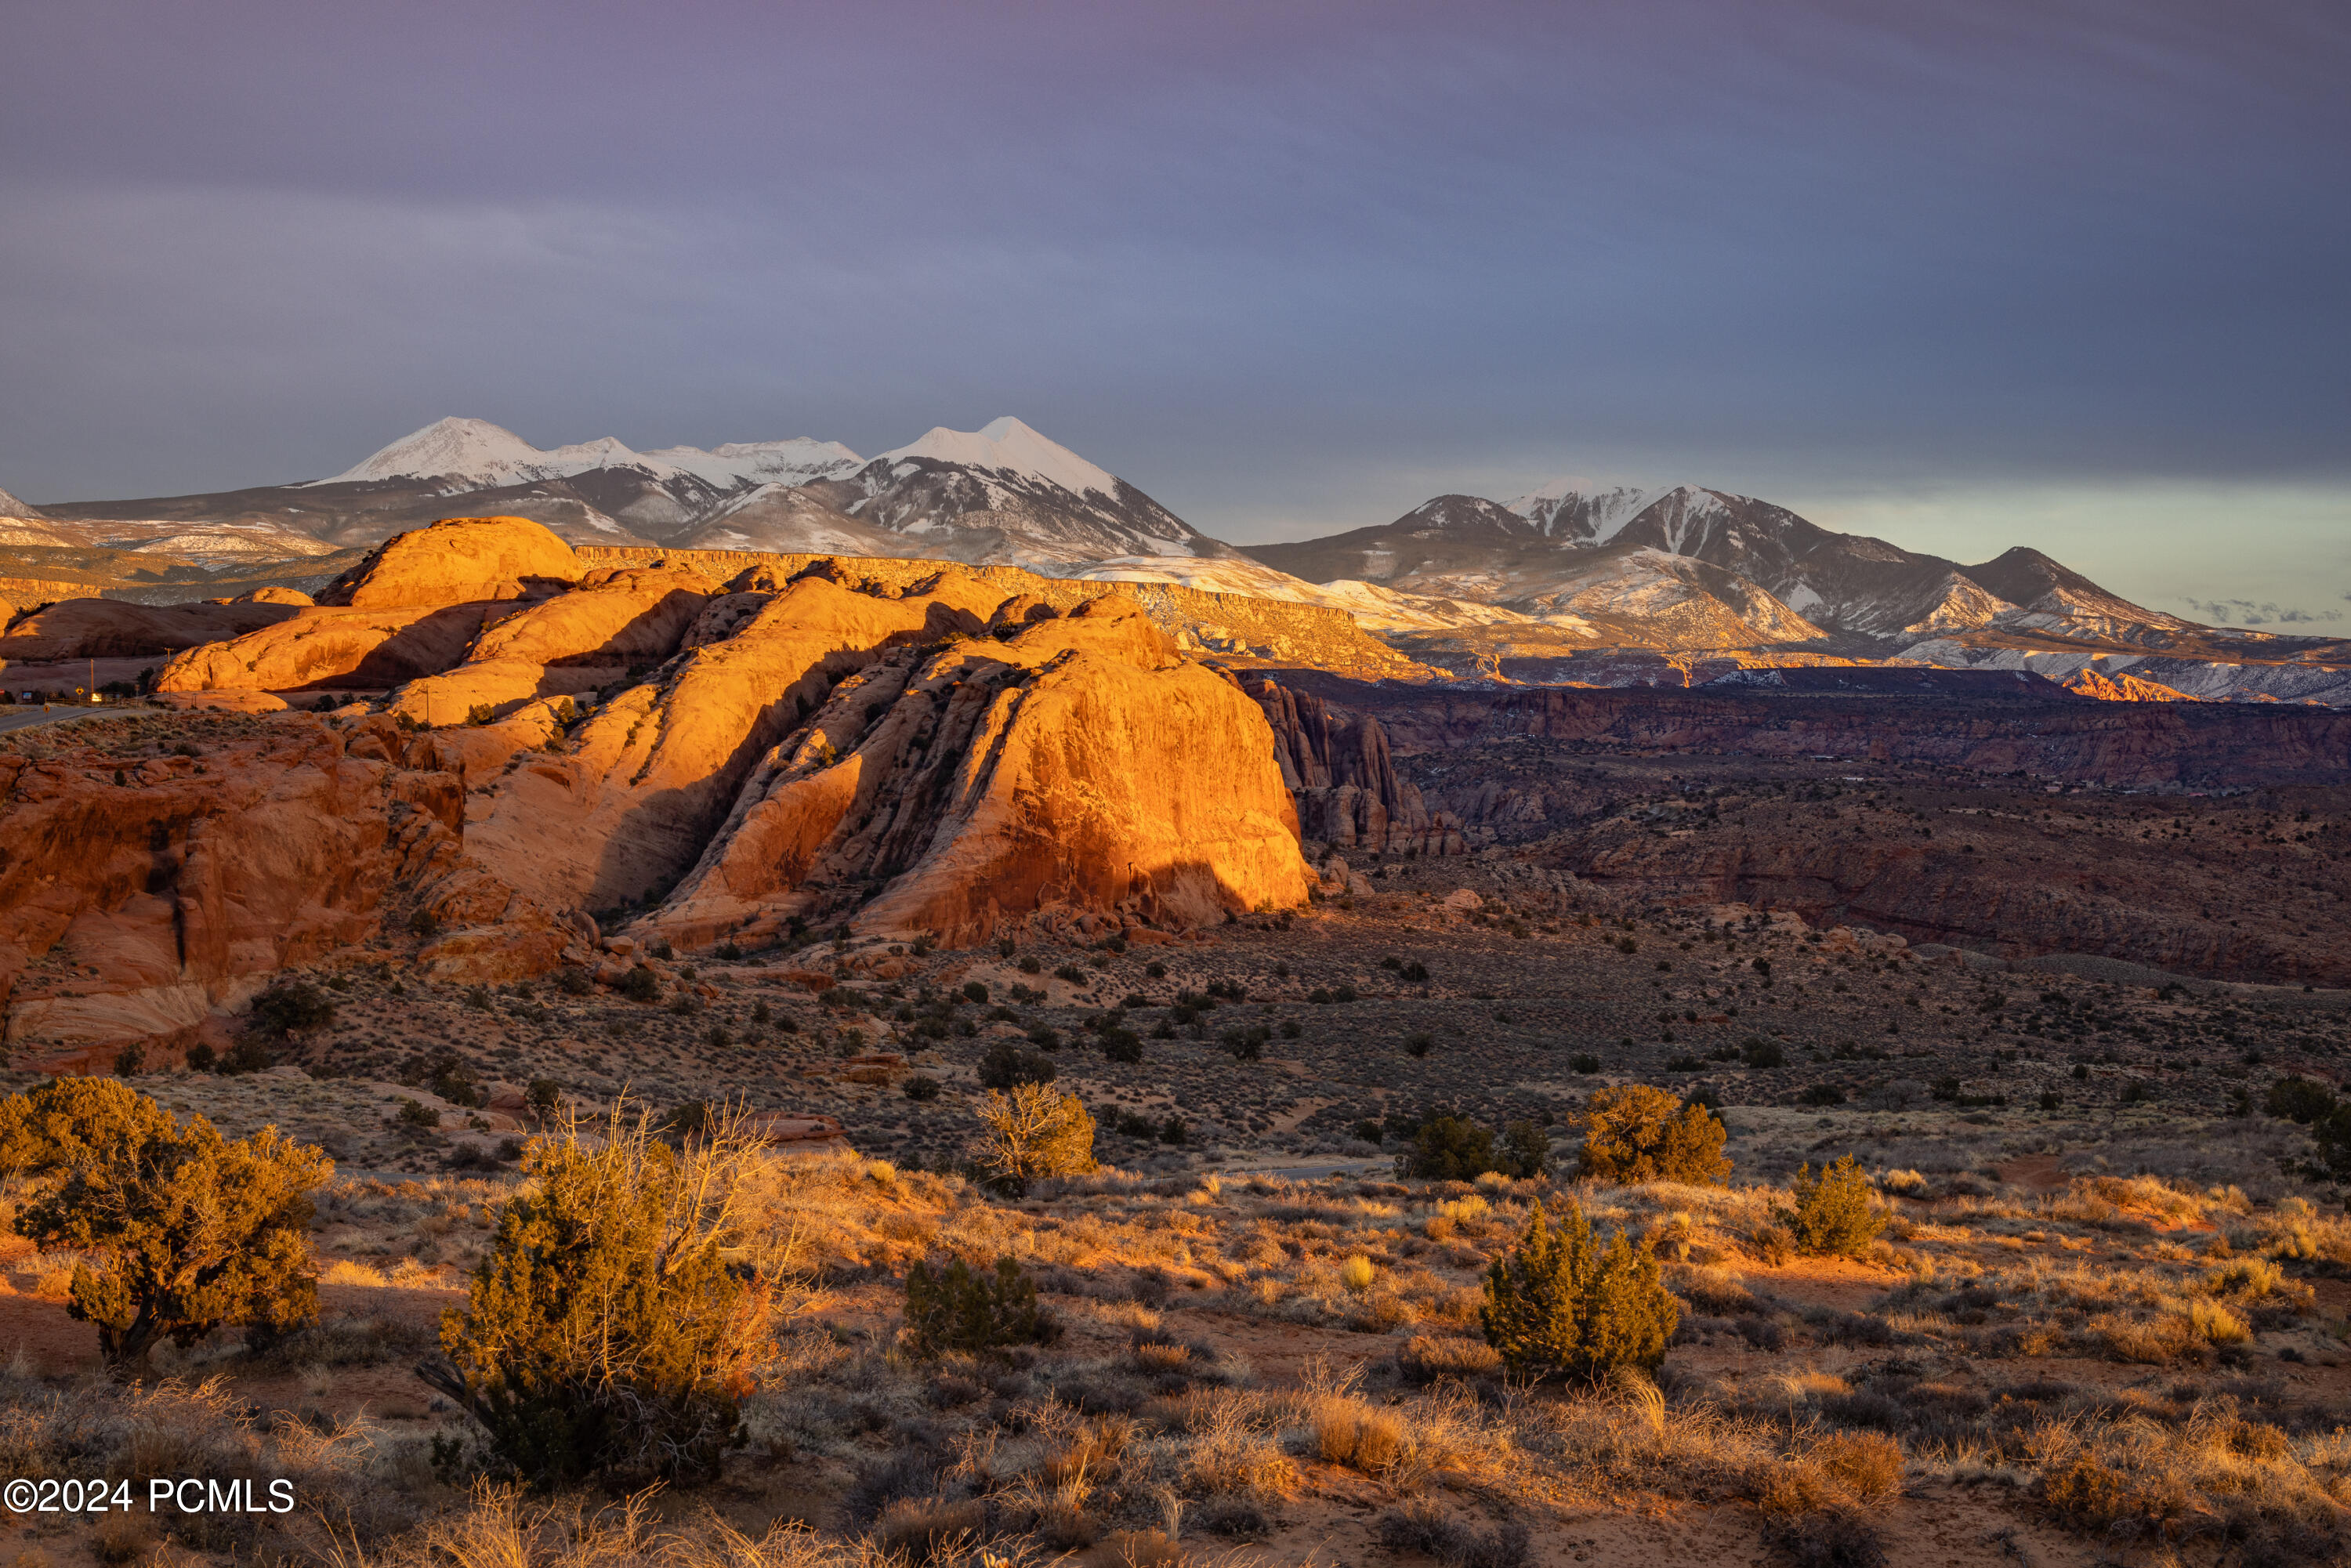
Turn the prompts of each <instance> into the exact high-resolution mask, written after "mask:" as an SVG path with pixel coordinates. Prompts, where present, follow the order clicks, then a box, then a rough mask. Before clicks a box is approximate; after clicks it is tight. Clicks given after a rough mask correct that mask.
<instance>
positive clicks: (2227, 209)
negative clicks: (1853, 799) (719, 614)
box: [0, 0, 2351, 632]
mask: <svg viewBox="0 0 2351 1568" xmlns="http://www.w3.org/2000/svg"><path fill="white" fill-rule="evenodd" d="M0 40H5V52H6V56H7V57H8V59H9V61H10V66H9V69H8V72H7V77H8V87H7V90H6V91H5V93H0V488H6V489H9V490H12V491H14V492H16V494H18V495H19V496H22V497H25V498H26V499H27V500H30V501H33V502H35V503H36V504H37V503H39V502H41V501H44V500H67V499H98V498H107V497H136V496H143V495H157V494H172V493H190V492H197V491H204V490H213V489H222V488H232V487H238V486H247V485H255V484H266V483H272V482H277V481H281V480H287V479H297V478H308V477H316V476H322V475H326V474H330V473H334V472H338V471H340V470H341V469H343V468H345V467H348V466H349V465H351V464H353V463H355V462H357V461H358V460H359V459H360V457H362V456H364V455H367V454H368V453H370V452H371V451H373V450H375V449H376V448H377V447H380V446H381V445H383V444H386V443H387V442H390V441H392V439H394V438H396V437H397V436H399V435H402V434H405V433H407V432H408V431H411V430H413V429H415V428H417V427H418V426H421V425H423V424H425V423H429V422H430V421H432V420H434V419H435V418H437V417H440V416H441V415H444V414H464V415H470V416H474V417H478V418H484V419H488V420H492V421H494V422H496V423H500V424H504V425H506V426H507V427H509V428H511V429H513V430H515V431H517V433H519V434H523V435H524V436H526V437H528V438H529V439H531V440H532V441H534V442H536V443H538V444H541V445H553V444H559V443H562V442H569V441H583V440H589V439H592V438H595V437H598V436H601V435H613V436H617V437H619V438H620V439H622V441H624V442H627V443H628V444H631V445H632V446H635V447H638V448H640V449H644V448H651V447H657V446H662V445H667V444H676V443H690V444H696V445H711V444H716V443H719V442H723V441H739V440H755V439H773V438H778V437H783V436H789V435H801V434H805V435H813V436H819V437H822V438H827V439H833V440H840V441H843V442H846V443H847V444H850V445H851V446H852V447H854V448H856V449H857V450H859V451H860V452H865V453H871V452H875V451H880V450H883V449H885V448H888V447H890V446H893V445H897V444H902V443H904V442H906V441H908V440H911V439H912V438H913V437H914V436H915V435H917V434H920V433H921V432H922V431H924V430H925V429H927V428H929V427H930V426H932V425H935V424H946V425H949V426H952V427H955V428H958V429H973V428H977V426H978V425H980V424H981V423H985V422H986V421H987V420H989V419H991V418H994V417H996V416H998V415H999V414H1017V415H1019V417H1021V418H1023V419H1025V420H1027V421H1028V422H1029V423H1031V424H1032V425H1035V426H1036V427H1037V428H1039V429H1040V430H1042V431H1043V432H1045V433H1046V434H1049V435H1050V436H1052V437H1054V438H1055V439H1057V440H1059V441H1061V442H1062V443H1064V444H1067V445H1069V446H1071V447H1072V448H1074V449H1075V450H1077V451H1078V452H1080V453H1082V454H1083V455H1086V456H1087V457H1089V458H1091V459H1092V460H1093V461H1095V462H1097V463H1100V464H1102V465H1103V466H1105V467H1108V468H1110V469H1112V470H1113V471H1114V472H1116V473H1118V474H1120V475H1121V476H1123V477H1125V478H1127V479H1128V480H1129V481H1131V482H1133V483H1134V484H1135V485H1137V486H1140V487H1141V488H1143V489H1144V490H1145V491H1147V492H1149V493H1150V494H1152V495H1153V496H1154V497H1156V498H1157V499H1159V500H1160V501H1161V502H1163V503H1165V505H1167V506H1168V507H1171V508H1173V509H1174V510H1175V511H1176V512H1177V513H1178V514H1179V515H1181V516H1183V517H1186V519H1187V520H1188V521H1190V522H1192V523H1194V524H1195V525H1196V526H1198V527H1200V528H1204V529H1206V530H1207V531H1208V532H1210V533H1212V534H1215V535H1217V536H1218V537H1221V538H1228V539H1232V540H1235V541H1237V542H1243V543H1247V542H1254V541H1259V540H1266V539H1273V538H1305V537H1310V536H1312V535H1316V534H1321V533H1328V532H1332V531H1336V530H1339V529H1342V528H1353V527H1360V526H1363V525H1365V524H1369V523H1377V522H1384V521H1387V520H1389V519H1391V518H1393V517H1395V516H1397V515H1399V514H1401V513H1402V512H1404V511H1405V510H1406V509H1408V508H1409V507H1412V506H1414V505H1416V503H1418V502H1419V501H1421V500H1423V499H1426V497H1429V496H1432V495H1437V494H1440V493H1444V492H1447V491H1455V490H1458V491H1467V492H1470V493H1473V494H1479V495H1485V496H1489V497H1495V498H1498V499H1504V500H1507V499H1509V498H1510V497H1513V496H1515V495H1518V494H1520V493H1522V492H1523V491H1525V490H1528V489H1531V488H1532V487H1534V486H1537V485H1539V484H1541V483H1542V482H1544V481H1546V480H1549V479H1552V478H1554V477H1556V476H1560V475H1562V474H1580V475H1586V476H1591V477H1593V478H1594V479H1597V480H1604V481H1612V482H1614V481H1631V482H1635V483H1673V482H1683V481H1687V482H1692V483H1697V484H1702V485H1707V486H1714V487H1717V488H1721V489H1726V490H1732V491H1738V492H1742V493H1745V494H1750V495H1759V496H1763V497H1767V498H1770V499H1771V500H1774V501H1777V502H1779V503H1781V504H1782V505H1785V506H1790V507H1794V508H1795V509H1796V510H1798V511H1801V512H1803V513H1804V514H1805V515H1807V516H1809V517H1813V518H1814V519H1815V520H1816V521H1819V522H1822V523H1824V524H1826V525H1828V526H1831V527H1834V528H1845V529H1850V530H1853V531H1856V532H1866V533H1875V534H1878V535H1881V536H1883V537H1885V538H1891V539H1894V540H1895V541H1896V542H1897V543H1900V544H1903V545H1906V546H1908V547H1910V548H1913V549H1928V550H1933V551H1935V552H1937V553H1939V554H1945V555H1949V556H1954V557H1957V558H1959V559H1967V560H1980V559H1988V558H1989V557H1990V556H1991V555H1993V554H1995V553H1997V552H1998V551H1999V550H2000V549H2004V548H2006V547H2007V546H2009V545H2011V544H2019V543H2022V544H2031V545H2033V546H2036V547H2038V548H2040V549H2045V550H2047V551H2048V552H2049V553H2051V554H2053V555H2055V556H2057V557H2058V558H2059V559H2064V560H2065V561H2067V562H2068V563H2069V564H2071V565H2073V566H2074V567H2076V568H2077V569H2079V570H2085V571H2086V572H2088V573H2089V574H2090V575H2091V576H2092V577H2094V578H2095V579H2097V580H2100V581H2102V582H2104V583H2105V584H2106V585H2107V586H2108V587H2110V588H2113V589H2115V590H2116V591H2121V592H2124V593H2126V595H2127V596H2129V597H2132V598H2136V599H2137V600H2139V601H2142V602H2145V603H2148V604H2150V605H2153V606H2155V607H2157V608H2161V609H2168V610H2172V611H2175V612H2187V613H2196V614H2199V618H2204V619H2220V618H2226V619H2228V620H2229V621H2230V622H2231V623H2233V624H2265V625H2268V626H2270V627H2271V628H2272V629H2273V630H2280V631H2284V630H2304V631H2315V632H2326V631H2330V630H2332V631H2334V632H2342V631H2345V630H2346V629H2351V93H2346V90H2345V89H2344V88H2343V87H2342V85H2341V84H2342V82H2343V81H2344V80H2345V79H2346V72H2351V7H2346V6H2344V5H2341V4H2340V0H2325V3H2312V4H2300V3H2279V4H2265V3H2262V0H2252V3H2249V4H2243V5H2232V6H2226V7H2223V6H2214V5H2210V4H2209V3H2208V0H2114V3H2106V0H2098V3H2093V4H2076V3H2068V0H2022V3H2011V0H1971V3H1970V4H1968V5H1949V4H1905V3H1902V0H1875V3H1870V4H1862V3H1858V0H1854V3H1807V0H1786V3H1782V0H1764V3H1760V4H1759V3H1757V0H1724V3H1716V0H1640V3H1637V4H1625V5H1614V4H1608V5H1590V4H1578V3H1575V0H1549V3H1544V4H1535V5H1501V4H1489V3H1485V0H1456V3H1454V4H1449V5H1429V4H1426V0H1423V3H1420V4H1415V5H1384V4H1380V3H1377V0H1364V3H1354V4H1346V5H1324V4H1298V5H1282V4H1279V3H1264V0H1258V3H1251V4H1224V3H1222V0H1186V3H1183V4H1155V3H1149V0H1143V3H1137V4H1131V5H1099V4H1061V3H1058V0H1029V3H1020V4H1006V5H968V4H955V5H893V4H889V3H887V0H875V3H864V4H858V5H847V4H833V5H787V4H776V3H774V0H758V3H739V4H738V3H735V0H674V3H671V4H665V5H651V4H643V3H639V4H630V5H616V4H608V3H604V0H566V3H564V4H560V5H514V4H499V3H497V0H473V3H468V4H463V5H454V4H443V3H441V0H406V3H404V4H402V5H382V6H350V5H317V4H316V3H315V0H301V3H299V4H296V3H279V0H213V3H211V4H208V5H203V6H190V5H166V4H160V3H153V0H76V3H75V4H73V5H41V4H34V3H31V0H0ZM2213 607H2217V608H2213ZM2330 622H2331V623H2332V624H2330Z"/></svg>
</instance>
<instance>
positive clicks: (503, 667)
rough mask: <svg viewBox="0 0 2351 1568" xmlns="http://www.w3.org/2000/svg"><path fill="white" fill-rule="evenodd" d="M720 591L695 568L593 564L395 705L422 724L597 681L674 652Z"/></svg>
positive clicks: (506, 709)
mask: <svg viewBox="0 0 2351 1568" xmlns="http://www.w3.org/2000/svg"><path fill="white" fill-rule="evenodd" d="M717 591H718V585H717V584H716V583H715V582H712V581H711V580H709V579H707V578H705V577H700V576H697V575H695V573H692V572H671V571H614V570H610V569H604V570H597V571H593V572H590V573H589V575H588V576H587V577H586V578H584V579H583V580H581V582H580V587H579V588H577V589H575V590H574V591H571V592H569V593H562V594H558V595H557V596H555V597H554V598H552V599H546V600H539V601H533V602H530V603H528V604H527V605H526V606H525V607H524V608H522V609H519V610H516V611H513V612H511V613H508V614H506V615H503V616H496V617H495V618H493V619H491V620H490V621H489V622H487V623H486V625H484V626H483V628H482V630H481V632H480V634H479V635H478V636H476V637H475V639H474V643H473V646H472V647H470V648H469V649H467V650H466V652H465V662H464V663H463V664H459V665H458V666H457V667H456V668H455V669H453V670H449V671H447V672H445V673H444V674H434V675H426V676H424V677H423V678H421V679H418V680H414V681H411V682H409V683H408V684H407V685H404V686H402V688H401V689H400V690H399V691H397V692H394V693H393V694H392V699H391V704H390V711H391V712H393V713H396V714H400V715H402V716H405V717H407V718H410V719H412V720H413V721H415V722H417V723H419V724H426V723H432V722H434V720H435V718H436V717H437V719H438V720H439V721H441V722H444V723H445V722H456V721H461V720H463V719H465V717H466V716H468V715H470V714H472V713H473V712H474V711H475V709H476V708H483V707H486V708H488V709H489V710H490V712H491V713H492V715H493V716H496V717H501V718H502V717H504V716H507V714H509V713H511V712H513V711H514V710H515V709H516V708H517V707H519V706H522V705H523V704H525V703H528V702H530V701H531V700H533V699H534V698H539V697H554V696H563V695H579V694H580V693H583V692H590V691H593V690H595V689H596V688H598V687H599V686H602V685H609V684H611V682H613V681H616V680H618V679H620V678H622V676H623V675H624V674H626V672H627V671H628V670H630V669H631V668H635V667H642V666H645V665H652V664H660V663H662V662H663V661H664V660H666V659H667V658H669V656H670V655H671V654H673V653H676V652H677V650H678V644H679V642H680V640H681V639H682V638H683V637H684V635H685V633H686V632H687V631H688V630H689V629H691V628H692V627H693V626H694V625H695V623H696V622H697V621H698V619H699V617H700V616H701V614H702V612H703V609H704V607H705V605H707V604H708V603H709V601H710V600H711V598H712V597H713V596H714V595H715V594H716V593H717Z"/></svg>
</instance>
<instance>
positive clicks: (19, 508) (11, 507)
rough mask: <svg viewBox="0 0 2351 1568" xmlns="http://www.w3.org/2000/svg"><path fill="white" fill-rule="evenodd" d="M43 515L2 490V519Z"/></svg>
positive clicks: (0, 501) (0, 515)
mask: <svg viewBox="0 0 2351 1568" xmlns="http://www.w3.org/2000/svg"><path fill="white" fill-rule="evenodd" d="M40 515H41V514H40V513H39V512H37V511H36V510H35V509H34V508H33V507H30V506H28V505H26V503H25V502H23V501H20V500H18V499H17V498H16V497H14V496H12V495H10V494H8V492H7V491H5V490H0V517H39V516H40Z"/></svg>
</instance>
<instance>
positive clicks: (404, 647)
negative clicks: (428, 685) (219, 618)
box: [155, 601, 497, 721]
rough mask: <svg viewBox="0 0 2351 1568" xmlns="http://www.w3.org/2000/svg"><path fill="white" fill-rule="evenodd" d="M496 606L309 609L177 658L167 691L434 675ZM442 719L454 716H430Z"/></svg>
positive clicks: (328, 686) (346, 685) (163, 678)
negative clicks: (291, 617)
mask: <svg viewBox="0 0 2351 1568" xmlns="http://www.w3.org/2000/svg"><path fill="white" fill-rule="evenodd" d="M496 609H497V605H496V603H495V602H494V601H482V602H479V603H472V604H450V605H443V606H423V607H419V606H410V607H406V608H402V609H396V610H394V609H381V610H312V611H308V612H302V613H298V615H297V616H296V617H295V618H294V619H292V620H287V621H280V622H277V623H276V624H275V625H271V626H266V627H264V628H262V629H261V630H260V631H258V632H247V633H246V634H245V635H244V636H242V637H237V638H234V639H232V640H230V641H228V642H225V643H205V644H204V646H202V647H199V648H191V649H189V650H188V651H187V652H186V653H180V654H177V655H175V656H174V657H173V658H172V662H171V663H170V664H166V665H164V666H163V673H162V674H161V675H160V676H158V677H157V679H156V683H155V685H156V689H157V690H158V691H165V692H205V691H222V690H234V689H238V688H243V689H247V690H257V691H297V690H303V689H310V690H345V691H349V690H360V691H369V690H381V689H382V688H383V687H386V686H394V685H400V684H401V683H402V682H403V681H412V680H415V679H417V678H418V677H420V676H423V675H428V674H438V673H439V672H441V671H443V670H445V669H447V668H449V667H450V666H451V665H452V664H455V663H457V661H458V660H459V659H460V658H461V657H463V655H464V653H465V649H466V647H467V646H468V645H469V644H471V643H472V642H473V640H474V637H475V633H477V632H480V631H481V629H482V622H483V621H484V620H485V619H486V617H487V616H488V615H489V614H490V613H491V612H494V611H496ZM436 717H438V718H441V719H443V720H444V721H445V720H446V719H447V718H451V717H463V715H462V714H458V715H436Z"/></svg>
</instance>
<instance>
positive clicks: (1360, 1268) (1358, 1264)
mask: <svg viewBox="0 0 2351 1568" xmlns="http://www.w3.org/2000/svg"><path fill="white" fill-rule="evenodd" d="M1378 1277H1379V1272H1378V1270H1375V1269H1374V1268H1373V1267H1372V1260H1370V1259H1369V1258H1366V1257H1364V1255H1363V1254H1362V1253H1360V1252H1358V1253H1356V1254H1355V1255H1354V1256H1353V1257H1352V1258H1350V1259H1348V1260H1346V1261H1345V1262H1344V1263H1342V1264H1341V1265H1340V1266H1339V1280H1340V1282H1341V1283H1342V1284H1343V1285H1345V1286H1346V1287H1347V1289H1349V1290H1351V1291H1368V1290H1370V1289H1371V1288H1372V1281H1374V1280H1375V1279H1377V1278H1378Z"/></svg>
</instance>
